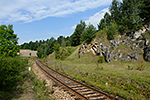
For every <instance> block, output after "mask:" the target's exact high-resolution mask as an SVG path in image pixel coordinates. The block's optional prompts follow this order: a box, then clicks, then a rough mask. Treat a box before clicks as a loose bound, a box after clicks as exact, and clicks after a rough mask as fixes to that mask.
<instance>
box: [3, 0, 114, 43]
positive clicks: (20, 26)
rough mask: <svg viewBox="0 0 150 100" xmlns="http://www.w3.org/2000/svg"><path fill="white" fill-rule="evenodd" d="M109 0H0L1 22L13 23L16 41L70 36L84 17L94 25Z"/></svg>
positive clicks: (106, 10)
mask: <svg viewBox="0 0 150 100" xmlns="http://www.w3.org/2000/svg"><path fill="white" fill-rule="evenodd" d="M111 2H112V0H0V25H8V24H13V29H14V33H15V34H17V36H18V38H19V40H18V42H19V44H22V43H24V42H29V41H36V40H40V39H41V40H46V39H49V38H51V37H54V38H57V37H59V36H61V35H62V36H70V35H71V34H73V32H74V29H75V26H76V25H77V24H78V23H79V22H80V20H83V21H85V22H86V24H87V25H88V24H89V23H91V24H93V25H94V26H95V27H97V24H98V23H99V21H100V19H101V18H103V16H104V14H105V12H108V11H109V9H108V7H109V6H110V4H111Z"/></svg>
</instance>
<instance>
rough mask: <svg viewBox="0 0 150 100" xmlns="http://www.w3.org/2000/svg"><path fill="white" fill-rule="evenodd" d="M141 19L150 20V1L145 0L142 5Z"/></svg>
mask: <svg viewBox="0 0 150 100" xmlns="http://www.w3.org/2000/svg"><path fill="white" fill-rule="evenodd" d="M140 11H141V12H140V14H139V15H140V17H141V18H142V19H144V20H150V0H143V2H142V4H141V5H140Z"/></svg>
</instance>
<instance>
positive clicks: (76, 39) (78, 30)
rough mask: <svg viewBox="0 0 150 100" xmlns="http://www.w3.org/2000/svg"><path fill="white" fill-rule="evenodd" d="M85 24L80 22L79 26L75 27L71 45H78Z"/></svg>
mask: <svg viewBox="0 0 150 100" xmlns="http://www.w3.org/2000/svg"><path fill="white" fill-rule="evenodd" d="M85 27H86V24H85V22H82V20H81V21H80V24H78V25H77V26H76V29H75V32H74V33H73V34H72V35H71V45H72V46H77V45H79V44H80V38H81V34H82V32H83V30H84V29H85Z"/></svg>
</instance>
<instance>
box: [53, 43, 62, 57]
mask: <svg viewBox="0 0 150 100" xmlns="http://www.w3.org/2000/svg"><path fill="white" fill-rule="evenodd" d="M53 48H54V51H55V58H56V59H59V58H60V45H59V44H54V47H53Z"/></svg>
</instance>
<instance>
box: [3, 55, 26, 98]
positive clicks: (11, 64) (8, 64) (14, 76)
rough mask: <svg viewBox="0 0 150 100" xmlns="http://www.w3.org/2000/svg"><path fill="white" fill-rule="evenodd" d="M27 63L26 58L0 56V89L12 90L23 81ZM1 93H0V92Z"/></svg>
mask: <svg viewBox="0 0 150 100" xmlns="http://www.w3.org/2000/svg"><path fill="white" fill-rule="evenodd" d="M26 65H27V60H26V59H20V57H16V58H2V59H0V66H1V68H0V73H1V74H0V91H11V90H14V89H15V88H16V86H17V84H19V83H20V82H22V81H23V74H22V73H21V72H23V71H24V70H25V66H26ZM0 95H1V94H0Z"/></svg>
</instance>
